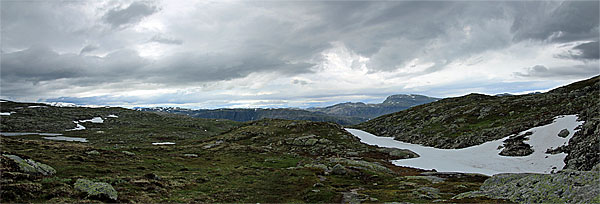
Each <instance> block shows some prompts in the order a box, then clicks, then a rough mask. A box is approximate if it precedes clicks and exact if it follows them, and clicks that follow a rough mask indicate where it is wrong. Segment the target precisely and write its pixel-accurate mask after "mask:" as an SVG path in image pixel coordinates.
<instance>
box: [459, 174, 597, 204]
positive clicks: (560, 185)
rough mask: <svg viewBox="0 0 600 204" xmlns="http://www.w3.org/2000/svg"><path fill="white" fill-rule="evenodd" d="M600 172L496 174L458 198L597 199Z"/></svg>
mask: <svg viewBox="0 0 600 204" xmlns="http://www.w3.org/2000/svg"><path fill="white" fill-rule="evenodd" d="M599 180H600V174H598V172H594V171H573V170H564V171H561V172H559V173H556V174H497V175H494V176H493V177H491V178H489V179H487V180H486V181H485V182H484V183H483V185H482V186H481V187H480V190H479V191H475V192H468V193H464V194H460V195H457V196H455V197H454V198H455V199H461V198H467V197H481V196H485V197H488V198H493V199H505V200H510V201H512V202H518V203H598V202H600V188H598V186H597V185H598V181H599Z"/></svg>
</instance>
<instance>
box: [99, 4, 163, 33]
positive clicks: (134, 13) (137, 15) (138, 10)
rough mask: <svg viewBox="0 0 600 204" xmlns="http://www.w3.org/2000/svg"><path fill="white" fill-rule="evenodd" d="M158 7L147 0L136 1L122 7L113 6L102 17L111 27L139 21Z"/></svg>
mask: <svg viewBox="0 0 600 204" xmlns="http://www.w3.org/2000/svg"><path fill="white" fill-rule="evenodd" d="M157 11H159V9H158V8H157V7H156V6H154V5H150V4H148V3H147V2H142V1H136V2H133V3H131V4H130V5H129V6H127V7H126V8H124V9H121V8H114V9H111V10H109V11H108V12H106V14H104V16H103V19H104V21H105V22H106V23H108V24H110V25H111V26H112V27H113V28H119V27H124V26H127V25H130V24H134V23H137V22H139V21H141V20H142V19H143V18H144V17H146V16H149V15H152V14H154V13H155V12H157Z"/></svg>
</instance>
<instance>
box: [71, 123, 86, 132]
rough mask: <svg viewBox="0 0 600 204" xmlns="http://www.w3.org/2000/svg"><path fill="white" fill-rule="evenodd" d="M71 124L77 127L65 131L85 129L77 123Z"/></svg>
mask: <svg viewBox="0 0 600 204" xmlns="http://www.w3.org/2000/svg"><path fill="white" fill-rule="evenodd" d="M73 122H74V123H75V124H76V125H77V127H75V128H73V129H68V130H66V131H73V130H85V127H84V126H83V125H81V124H79V122H78V121H73Z"/></svg>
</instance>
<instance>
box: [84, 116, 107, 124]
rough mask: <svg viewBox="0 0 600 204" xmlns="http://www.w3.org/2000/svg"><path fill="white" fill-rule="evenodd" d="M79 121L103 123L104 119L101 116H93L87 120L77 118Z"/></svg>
mask: <svg viewBox="0 0 600 204" xmlns="http://www.w3.org/2000/svg"><path fill="white" fill-rule="evenodd" d="M79 122H81V123H85V122H92V123H104V120H103V119H102V118H101V117H94V118H92V119H87V120H79Z"/></svg>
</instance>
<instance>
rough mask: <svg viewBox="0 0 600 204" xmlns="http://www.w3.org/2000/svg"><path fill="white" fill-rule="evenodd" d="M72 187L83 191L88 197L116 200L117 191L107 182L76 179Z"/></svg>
mask: <svg viewBox="0 0 600 204" xmlns="http://www.w3.org/2000/svg"><path fill="white" fill-rule="evenodd" d="M74 187H75V189H77V190H80V191H82V192H85V193H86V194H87V195H88V196H89V197H90V198H96V199H100V200H106V199H108V200H112V201H116V200H117V191H116V190H115V189H114V188H113V187H112V186H111V185H110V184H108V183H104V182H92V181H90V180H87V179H77V181H76V182H75V186H74Z"/></svg>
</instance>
